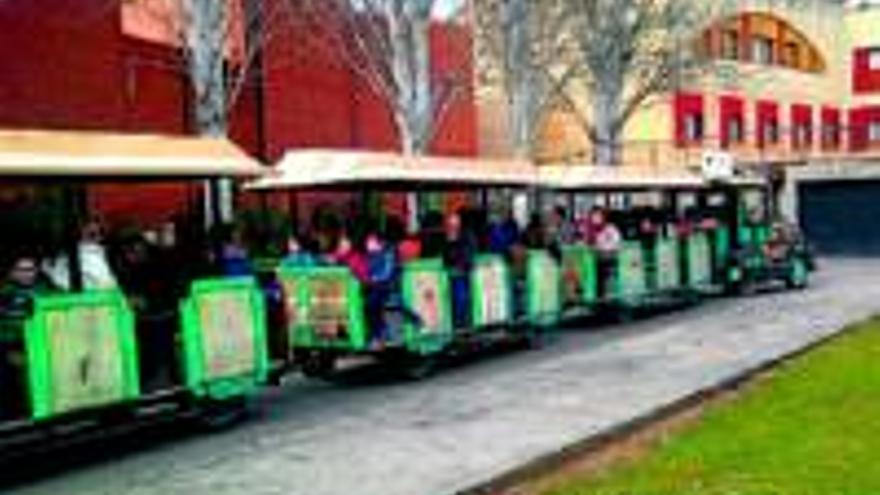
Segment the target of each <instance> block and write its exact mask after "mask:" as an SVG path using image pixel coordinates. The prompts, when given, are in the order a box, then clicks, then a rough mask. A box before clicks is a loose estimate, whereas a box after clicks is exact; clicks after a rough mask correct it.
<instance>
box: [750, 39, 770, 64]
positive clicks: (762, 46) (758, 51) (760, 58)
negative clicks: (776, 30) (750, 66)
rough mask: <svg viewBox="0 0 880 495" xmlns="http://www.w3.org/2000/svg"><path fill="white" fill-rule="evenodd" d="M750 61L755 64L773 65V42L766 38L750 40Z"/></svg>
mask: <svg viewBox="0 0 880 495" xmlns="http://www.w3.org/2000/svg"><path fill="white" fill-rule="evenodd" d="M752 61H753V62H755V63H757V64H764V65H770V64H772V63H773V40H772V39H771V38H767V37H766V36H755V37H754V38H752Z"/></svg>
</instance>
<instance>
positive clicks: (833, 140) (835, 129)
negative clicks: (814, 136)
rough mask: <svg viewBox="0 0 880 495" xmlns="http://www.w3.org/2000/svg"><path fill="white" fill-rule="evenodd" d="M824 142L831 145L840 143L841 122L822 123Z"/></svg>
mask: <svg viewBox="0 0 880 495" xmlns="http://www.w3.org/2000/svg"><path fill="white" fill-rule="evenodd" d="M822 142H823V143H824V144H825V145H826V146H831V147H834V146H837V145H838V144H840V124H838V123H837V122H826V123H824V124H822Z"/></svg>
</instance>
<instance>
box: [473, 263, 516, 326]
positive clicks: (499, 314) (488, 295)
mask: <svg viewBox="0 0 880 495" xmlns="http://www.w3.org/2000/svg"><path fill="white" fill-rule="evenodd" d="M471 292H472V294H473V296H474V297H471V304H472V315H473V324H474V326H475V327H483V326H488V325H500V324H504V323H508V322H510V321H511V320H512V319H513V291H512V287H511V280H510V272H509V269H508V267H507V263H505V262H504V259H503V258H502V257H500V256H496V255H484V256H479V257H478V258H477V260H476V263H475V264H474V268H473V271H472V272H471Z"/></svg>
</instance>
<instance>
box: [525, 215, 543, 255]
mask: <svg viewBox="0 0 880 495" xmlns="http://www.w3.org/2000/svg"><path fill="white" fill-rule="evenodd" d="M546 241H547V238H546V235H545V231H544V225H543V222H541V216H540V215H539V214H537V213H532V215H531V216H529V223H528V225H526V229H525V231H524V232H523V235H522V244H523V246H525V247H526V248H528V249H544V248H545V247H547V244H546Z"/></svg>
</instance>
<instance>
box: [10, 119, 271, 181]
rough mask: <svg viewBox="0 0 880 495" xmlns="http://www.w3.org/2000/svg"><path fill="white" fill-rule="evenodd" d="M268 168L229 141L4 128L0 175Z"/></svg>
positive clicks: (203, 173) (143, 174) (188, 173)
mask: <svg viewBox="0 0 880 495" xmlns="http://www.w3.org/2000/svg"><path fill="white" fill-rule="evenodd" d="M265 170H266V169H265V167H263V166H262V165H260V163H259V162H257V161H256V160H254V159H252V158H251V157H250V156H248V155H247V154H246V153H245V152H244V151H242V150H241V149H240V148H238V147H237V146H236V145H234V144H233V143H231V142H230V141H228V140H225V139H210V138H194V137H176V136H157V135H142V134H120V133H104V132H91V131H43V130H24V131H22V130H0V177H40V178H53V177H82V178H119V179H126V178H144V179H149V178H154V179H159V178H185V177H189V178H209V177H256V176H259V175H261V174H263V173H264V172H265Z"/></svg>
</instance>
